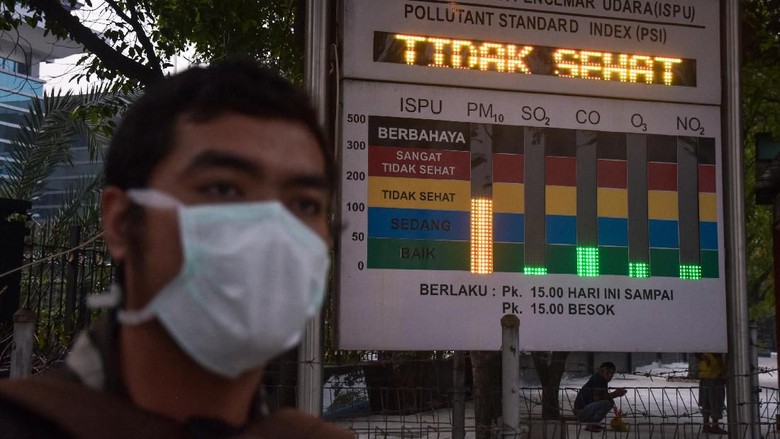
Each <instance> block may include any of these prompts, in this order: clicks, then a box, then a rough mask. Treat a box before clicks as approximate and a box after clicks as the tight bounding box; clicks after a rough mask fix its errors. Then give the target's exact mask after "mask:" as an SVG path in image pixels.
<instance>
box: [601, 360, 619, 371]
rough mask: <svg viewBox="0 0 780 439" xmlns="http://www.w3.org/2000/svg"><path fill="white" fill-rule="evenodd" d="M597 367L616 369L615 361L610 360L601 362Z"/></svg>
mask: <svg viewBox="0 0 780 439" xmlns="http://www.w3.org/2000/svg"><path fill="white" fill-rule="evenodd" d="M599 369H612V370H616V369H617V368H616V367H615V363H613V362H611V361H605V362H603V363H601V366H599Z"/></svg>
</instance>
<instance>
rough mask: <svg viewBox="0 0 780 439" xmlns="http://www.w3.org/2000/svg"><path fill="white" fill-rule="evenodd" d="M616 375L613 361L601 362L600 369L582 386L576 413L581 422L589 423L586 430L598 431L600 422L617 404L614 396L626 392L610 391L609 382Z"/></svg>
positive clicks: (623, 390) (575, 402) (624, 390)
mask: <svg viewBox="0 0 780 439" xmlns="http://www.w3.org/2000/svg"><path fill="white" fill-rule="evenodd" d="M614 376H615V364H614V363H612V362H611V361H606V362H604V363H601V366H599V371H598V372H596V373H594V374H593V375H591V377H590V379H588V382H586V383H585V385H584V386H582V389H580V391H579V393H577V398H576V399H575V400H574V415H575V416H576V417H577V420H578V421H580V422H586V423H588V425H587V426H585V430H587V431H592V432H598V431H601V429H602V427H601V425H599V423H600V422H601V421H602V420H603V419H604V417H605V416H607V413H609V411H610V410H612V407H614V406H615V401H614V400H613V399H614V398H620V397H621V396H623V395H625V394H626V389H615V390H614V391H613V392H610V391H609V384H608V383H609V382H610V381H612V377H614Z"/></svg>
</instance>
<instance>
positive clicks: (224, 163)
mask: <svg viewBox="0 0 780 439" xmlns="http://www.w3.org/2000/svg"><path fill="white" fill-rule="evenodd" d="M203 168H230V169H235V170H237V171H241V172H245V173H248V174H257V173H259V172H260V169H258V167H257V166H256V165H255V164H254V163H252V162H251V161H249V160H246V159H244V158H242V157H239V156H237V155H234V154H228V153H224V152H220V151H212V150H207V151H203V152H201V153H199V154H197V155H196V156H195V157H194V158H193V159H192V160H191V161H190V163H189V164H188V165H187V169H186V170H187V171H194V170H195V171H196V170H198V169H203Z"/></svg>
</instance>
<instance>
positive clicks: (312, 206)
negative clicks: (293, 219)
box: [289, 197, 325, 216]
mask: <svg viewBox="0 0 780 439" xmlns="http://www.w3.org/2000/svg"><path fill="white" fill-rule="evenodd" d="M289 209H290V210H292V212H293V213H294V214H297V215H302V216H316V215H319V214H321V213H322V212H323V211H324V209H325V205H324V203H323V202H322V201H321V200H318V199H316V198H312V197H303V198H298V199H295V200H293V201H292V203H291V205H290V206H289Z"/></svg>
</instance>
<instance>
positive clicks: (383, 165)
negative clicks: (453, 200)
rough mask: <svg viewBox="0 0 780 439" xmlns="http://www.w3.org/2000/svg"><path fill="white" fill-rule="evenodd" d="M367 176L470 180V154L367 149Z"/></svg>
mask: <svg viewBox="0 0 780 439" xmlns="http://www.w3.org/2000/svg"><path fill="white" fill-rule="evenodd" d="M368 175H370V176H376V177H409V178H430V179H436V180H469V178H470V175H471V153H470V152H468V151H443V150H437V149H420V148H394V147H387V146H369V147H368Z"/></svg>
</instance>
